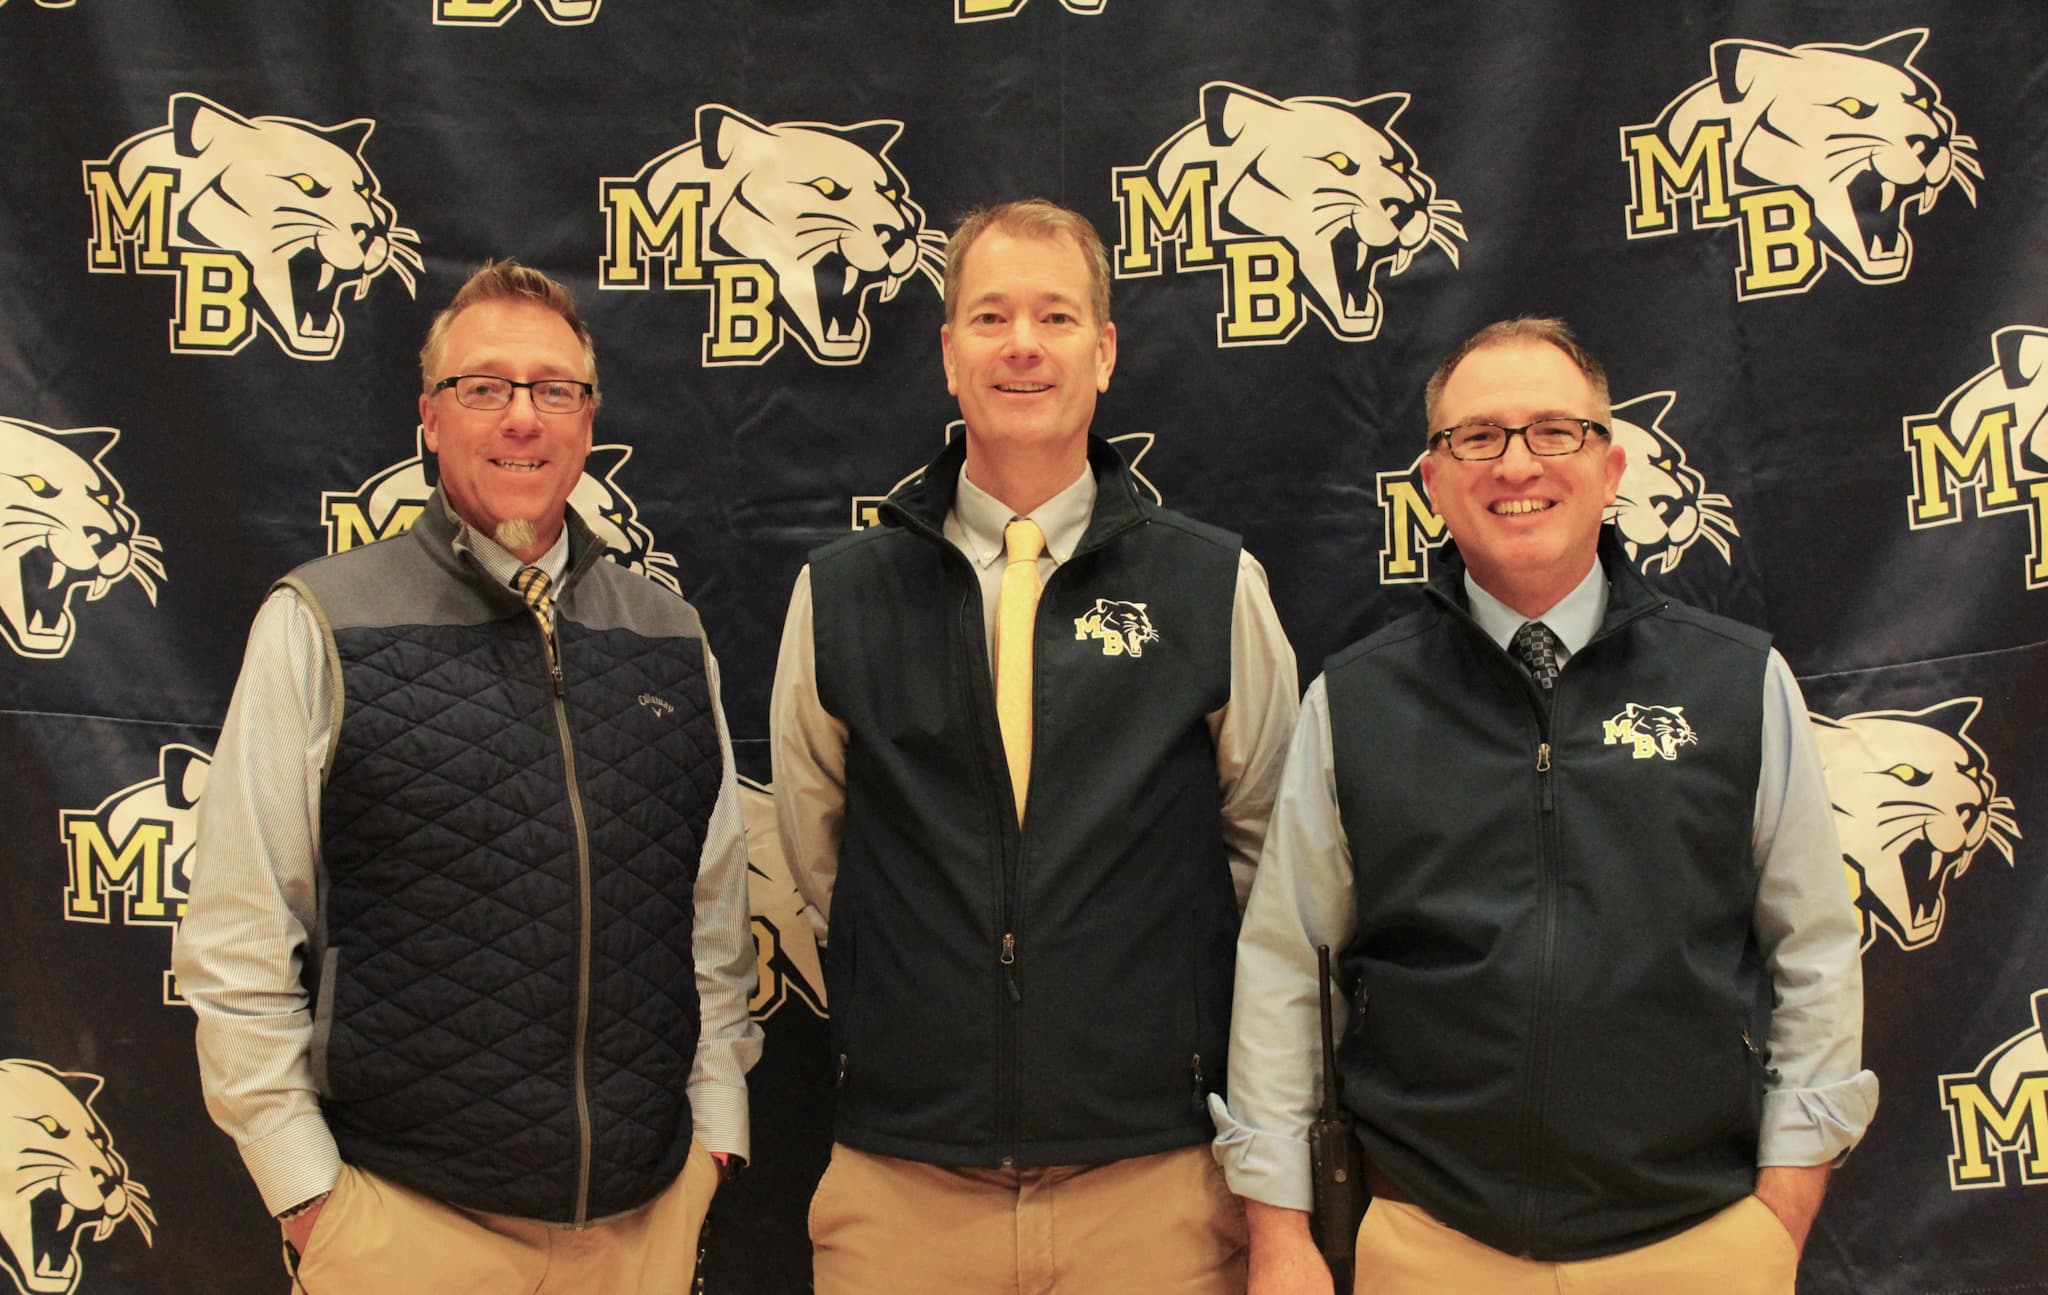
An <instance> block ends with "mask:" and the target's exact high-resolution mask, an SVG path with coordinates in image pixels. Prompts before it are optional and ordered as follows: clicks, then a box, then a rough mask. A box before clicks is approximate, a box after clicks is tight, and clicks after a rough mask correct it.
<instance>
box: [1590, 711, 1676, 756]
mask: <svg viewBox="0 0 2048 1295" xmlns="http://www.w3.org/2000/svg"><path fill="white" fill-rule="evenodd" d="M1602 740H1603V741H1604V742H1605V743H1606V745H1608V746H1616V745H1627V746H1631V747H1633V748H1634V754H1635V758H1636V759H1638V760H1648V759H1650V758H1651V757H1653V756H1658V757H1662V758H1663V759H1666V760H1676V759H1677V758H1678V748H1680V747H1682V746H1691V745H1693V744H1694V743H1696V742H1698V741H1699V740H1700V738H1699V734H1697V733H1695V732H1693V727H1692V721H1691V720H1688V719H1687V718H1686V717H1685V707H1683V706H1645V705H1643V704H1642V703H1641V702H1633V701H1632V702H1630V703H1628V706H1627V707H1626V708H1625V709H1624V710H1623V711H1622V712H1621V714H1619V715H1616V716H1615V717H1614V718H1613V719H1610V720H1608V721H1607V722H1606V723H1605V724H1604V725H1602Z"/></svg>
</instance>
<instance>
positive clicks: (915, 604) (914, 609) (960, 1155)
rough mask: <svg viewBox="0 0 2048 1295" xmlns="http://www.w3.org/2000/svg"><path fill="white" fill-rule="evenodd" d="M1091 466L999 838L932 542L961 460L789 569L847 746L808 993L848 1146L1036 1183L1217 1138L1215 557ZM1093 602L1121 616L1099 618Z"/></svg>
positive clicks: (957, 563) (1218, 619)
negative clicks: (807, 579) (825, 1022)
mask: <svg viewBox="0 0 2048 1295" xmlns="http://www.w3.org/2000/svg"><path fill="white" fill-rule="evenodd" d="M1090 451H1091V454H1090V458H1091V463H1092V465H1093V467H1094V471H1095V476H1096V484H1097V490H1098V493H1097V496H1096V502H1095V509H1094V513H1093V516H1092V518H1091V520H1090V522H1089V525H1088V529H1087V531H1086V533H1085V534H1084V535H1083V537H1082V539H1081V542H1080V543H1079V545H1078V546H1077V547H1076V549H1075V551H1074V553H1073V555H1072V556H1071V557H1070V558H1069V560H1068V561H1067V562H1066V563H1064V564H1062V565H1061V566H1060V567H1059V568H1058V569H1057V570H1056V571H1054V572H1053V574H1052V575H1051V577H1050V578H1049V579H1048V580H1047V582H1046V585H1045V591H1044V595H1043V597H1042V599H1041V600H1040V602H1039V605H1038V615H1037V623H1036V633H1035V640H1034V643H1033V648H1032V651H1033V655H1034V660H1035V663H1036V670H1035V672H1034V675H1035V679H1034V683H1035V687H1034V690H1033V707H1034V728H1035V734H1034V740H1033V750H1032V772H1031V794H1030V797H1029V800H1028V802H1027V815H1026V819H1025V822H1024V823H1023V825H1022V828H1021V830H1020V828H1019V825H1018V822H1017V815H1016V809H1015V804H1014V799H1013V796H1012V793H1011V789H1010V781H1009V775H1008V772H1007V766H1006V765H1005V762H1004V757H1003V748H1002V739H1001V736H1000V733H999V731H998V728H997V724H996V714H995V696H994V686H993V685H992V683H991V682H990V675H989V660H988V643H987V638H986V631H985V627H984V622H983V619H982V596H981V590H980V586H979V584H978V582H977V580H976V579H975V576H974V573H973V571H972V570H971V568H970V566H969V563H968V561H967V559H966V558H965V557H964V556H963V555H962V554H961V553H960V552H959V550H957V549H956V548H954V546H953V545H952V544H951V543H950V542H949V541H947V540H946V538H945V537H944V535H943V534H942V533H941V531H940V525H941V523H942V521H943V519H944V517H945V514H946V511H947V509H948V508H949V507H950V506H951V503H952V497H953V492H954V490H955V488H956V485H957V483H958V480H959V472H960V462H961V447H960V446H959V444H957V443H956V444H955V445H954V446H953V447H951V448H950V449H949V450H948V451H947V452H946V453H945V454H943V455H941V456H940V457H939V459H938V460H937V461H935V462H934V463H933V464H932V465H931V466H930V467H929V468H927V469H926V470H925V472H924V474H923V476H922V477H921V478H920V479H919V481H917V482H916V483H914V484H912V485H908V486H905V487H904V488H903V489H902V490H900V491H898V492H897V493H896V494H895V495H892V496H891V497H890V501H889V503H887V504H885V505H884V507H883V518H884V522H885V524H884V525H883V526H881V527H879V528H876V529H873V530H868V531H863V532H861V533H860V534H858V535H854V536H849V537H848V538H847V539H845V540H843V541H841V542H839V543H838V544H836V545H833V546H831V547H829V548H827V549H823V550H820V551H819V552H817V553H815V554H813V555H812V558H811V588H812V593H813V597H814V602H815V608H816V616H815V622H814V626H815V628H814V645H815V647H816V651H817V669H818V693H819V698H820V700H821V701H822V702H823V704H824V706H825V709H826V710H827V711H829V712H830V713H831V714H833V715H835V716H837V717H838V718H839V719H841V720H842V721H843V722H844V723H845V724H846V726H847V744H846V821H845V832H844V837H843V840H842V842H841V845H840V856H839V874H838V880H837V883H836V887H835V889H834V892H833V899H832V913H831V924H832V927H831V941H830V943H829V945H828V947H827V951H826V967H825V975H826V982H827V985H828V986H829V996H830V999H831V1003H832V1037H833V1042H834V1049H833V1051H834V1053H835V1055H836V1060H837V1074H838V1081H839V1091H838V1102H837V1119H836V1125H835V1132H836V1136H837V1137H838V1138H839V1140H841V1141H843V1142H846V1143H847V1144H849V1145H851V1146H855V1147H859V1148H862V1149H864V1150H869V1151H877V1152H881V1153H883V1154H886V1155H894V1156H901V1157H905V1158H908V1159H914V1160H923V1161H928V1162H933V1163H939V1164H954V1165H998V1164H1019V1165H1048V1164H1077V1163H1089V1162H1099V1161H1107V1160H1117V1159H1122V1158H1125V1157H1128V1156H1136V1155H1144V1154H1148V1153H1151V1152H1156V1151H1163V1150H1167V1149H1169V1148H1172V1147H1179V1146H1188V1145H1193V1144H1196V1143H1201V1142H1206V1141H1208V1140H1209V1139H1210V1138H1211V1137H1213V1136H1214V1133H1215V1130H1214V1128H1213V1127H1212V1126H1211V1124H1210V1122H1209V1115H1208V1111H1207V1108H1206V1105H1205V1099H1206V1096H1207V1094H1208V1092H1209V1090H1210V1089H1212V1088H1216V1089H1220V1088H1221V1086H1222V1080H1223V1075H1224V1067H1225V1065H1226V1061H1225V1058H1224V1044H1225V1041H1226V1039H1227V1037H1228V1032H1229V1017H1230V988H1231V969H1232V965H1233V957H1234V951H1235V948H1236V934H1237V922H1238V915H1237V904H1236V897H1235V893H1234V891H1233V889H1232V886H1231V880H1230V870H1229V865H1228V862H1227V860H1226V857H1225V854H1224V849H1223V838H1222V828H1221V823H1222V815H1221V793H1220V791H1219V789H1218V774H1217V768H1216V755H1215V746H1214V742H1213V740H1212V739H1211V737H1210V734H1209V729H1208V725H1207V722H1206V716H1207V715H1208V714H1209V713H1210V712H1211V711H1214V710H1216V709H1218V708H1219V707H1221V706H1222V705H1224V703H1225V702H1226V701H1227V700H1228V699H1229V696H1230V625H1231V610H1232V600H1233V597H1234V594H1235V591H1236V587H1237V565H1238V547H1239V546H1238V541H1237V538H1236V537H1235V536H1233V535H1229V534H1227V533H1225V532H1223V531H1219V530H1216V529H1214V528H1212V527H1208V526H1204V525H1202V524H1200V523H1198V522H1193V521H1190V520H1189V519H1187V518H1185V517H1181V516H1180V515H1178V514H1176V513H1171V512H1167V511H1165V510H1162V509H1157V508H1154V507H1152V506H1151V504H1150V502H1149V501H1147V500H1143V499H1141V498H1140V497H1139V496H1138V495H1137V493H1136V491H1135V489H1134V487H1133V483H1132V481H1131V479H1130V477H1129V475H1128V473H1127V472H1126V471H1125V469H1124V467H1123V463H1122V461H1121V459H1119V458H1118V457H1117V453H1116V451H1115V449H1113V448H1112V447H1110V446H1109V445H1108V444H1106V443H1104V442H1101V441H1094V442H1092V443H1091V446H1090ZM1098 603H1117V604H1123V606H1122V608H1121V609H1119V610H1117V611H1113V612H1111V613H1110V615H1109V616H1108V617H1107V618H1106V619H1107V620H1108V622H1109V623H1108V624H1107V625H1099V624H1097V622H1096V621H1095V620H1093V619H1091V617H1092V615H1093V614H1094V613H1095V611H1096V609H1097V606H1098ZM1119 625H1120V626H1122V627H1123V628H1124V630H1125V631H1126V636H1125V637H1121V638H1119V637H1118V636H1117V634H1116V632H1115V631H1116V628H1117V627H1118V626H1119ZM1146 626H1149V630H1150V633H1152V634H1154V635H1156V637H1155V638H1147V637H1145V634H1146V632H1147V631H1146V628H1144V627H1146ZM1134 648H1135V649H1136V650H1133V649H1134Z"/></svg>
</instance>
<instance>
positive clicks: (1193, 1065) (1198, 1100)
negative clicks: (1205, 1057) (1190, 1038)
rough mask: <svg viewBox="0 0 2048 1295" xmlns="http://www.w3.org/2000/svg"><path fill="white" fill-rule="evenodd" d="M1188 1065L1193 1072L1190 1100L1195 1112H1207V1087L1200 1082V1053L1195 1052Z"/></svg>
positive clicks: (1202, 1113) (1200, 1113)
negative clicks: (1193, 1088) (1193, 1079)
mask: <svg viewBox="0 0 2048 1295" xmlns="http://www.w3.org/2000/svg"><path fill="white" fill-rule="evenodd" d="M1188 1067H1189V1069H1191V1070H1193V1071H1194V1073H1195V1091H1194V1095H1193V1102H1192V1104H1193V1106H1194V1108H1195V1114H1197V1115H1206V1114H1208V1112H1209V1087H1208V1085H1206V1084H1204V1083H1203V1082H1202V1054H1201V1053H1199V1052H1197V1053H1196V1054H1195V1055H1194V1056H1193V1058H1191V1059H1190V1060H1189V1062H1188Z"/></svg>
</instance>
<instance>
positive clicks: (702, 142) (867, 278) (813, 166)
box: [647, 104, 946, 364]
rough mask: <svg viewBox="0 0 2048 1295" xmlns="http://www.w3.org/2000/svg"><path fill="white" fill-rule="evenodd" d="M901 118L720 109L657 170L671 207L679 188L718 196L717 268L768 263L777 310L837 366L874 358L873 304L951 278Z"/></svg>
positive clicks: (655, 190) (713, 215)
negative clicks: (913, 185) (899, 164)
mask: <svg viewBox="0 0 2048 1295" xmlns="http://www.w3.org/2000/svg"><path fill="white" fill-rule="evenodd" d="M902 133H903V126H902V124H901V123H900V122H893V121H870V122H863V123H861V124H859V125H857V126H832V125H827V124H825V123H822V122H778V123H776V124H775V125H772V126H770V125H763V124H762V123H760V122H758V121H755V120H753V119H752V118H750V117H748V116H746V115H745V114H743V113H739V112H735V111H734V110H733V109H731V108H727V107H723V106H721V105H718V104H707V105H705V106H704V107H702V108H699V109H698V110H697V138H696V139H695V140H694V141H692V142H690V143H688V144H685V145H683V146H682V147H681V148H678V149H675V150H674V151H673V152H670V153H667V154H664V155H663V156H661V157H659V158H656V159H655V160H654V162H653V163H651V164H650V166H649V170H648V173H647V196H648V200H649V202H650V203H651V204H652V205H653V206H655V207H656V209H659V208H660V207H661V206H662V205H664V204H666V203H667V202H668V200H669V197H670V195H671V194H672V193H673V192H674V190H675V188H676V186H678V185H682V184H700V185H703V186H704V187H705V189H706V193H707V197H706V202H705V211H706V213H707V216H706V220H705V225H706V234H705V244H706V247H705V254H706V258H707V259H709V260H723V259H728V258H737V259H740V260H747V261H759V262H762V263H763V264H765V265H767V266H768V268H769V269H770V270H772V271H774V273H775V279H776V298H777V309H778V311H780V312H781V314H782V315H783V317H784V319H785V320H786V321H787V322H788V323H789V324H790V325H791V326H792V327H793V328H794V329H795V330H796V333H797V336H798V338H799V339H800V340H801V341H802V342H803V344H804V348H805V349H806V350H808V351H809V352H810V353H811V355H812V356H813V357H815V358H816V359H817V360H819V361H820V362H822V363H826V364H852V363H855V362H856V361H858V360H859V359H860V358H861V357H862V356H863V355H865V354H866V353H867V348H868V319H867V303H868V299H869V298H870V297H871V296H873V295H875V294H876V293H879V294H880V296H881V300H883V301H889V300H891V299H892V298H894V297H895V295H896V293H897V292H898V290H900V289H901V288H902V287H903V284H904V282H905V281H906V280H908V279H909V278H910V276H911V275H912V274H923V275H924V276H925V278H926V279H928V280H929V281H930V282H931V284H932V286H933V288H934V289H937V288H938V286H939V282H940V268H939V267H940V265H941V263H942V262H941V253H940V251H939V248H940V247H942V246H943V245H944V243H945V237H946V236H945V235H944V234H942V233H938V232H936V231H931V232H927V231H926V230H925V227H924V212H923V210H922V209H921V208H919V207H918V205H917V204H916V203H914V202H912V201H910V197H909V193H908V185H906V184H905V182H904V179H903V176H902V175H901V173H899V172H898V171H897V170H896V167H895V165H894V164H893V163H892V162H890V161H889V159H888V157H887V150H888V148H889V146H890V145H891V144H893V143H894V142H895V141H896V138H897V137H898V136H899V135H901V134H902Z"/></svg>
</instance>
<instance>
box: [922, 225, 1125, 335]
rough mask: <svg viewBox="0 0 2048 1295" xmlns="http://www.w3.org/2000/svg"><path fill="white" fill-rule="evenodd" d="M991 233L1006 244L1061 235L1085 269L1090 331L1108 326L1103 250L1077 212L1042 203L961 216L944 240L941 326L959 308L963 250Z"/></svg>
mask: <svg viewBox="0 0 2048 1295" xmlns="http://www.w3.org/2000/svg"><path fill="white" fill-rule="evenodd" d="M991 229H993V230H995V231H997V232H998V233H1003V234H1008V235H1009V236H1010V237H1012V238H1058V237H1059V236H1060V235H1062V234H1064V235H1066V236H1067V237H1068V238H1071V239H1073V240H1074V242H1075V244H1076V245H1077V246H1078V247H1079V248H1080V249H1081V260H1082V261H1083V262H1085V263H1086V264H1087V266H1088V305H1089V308H1090V309H1092V310H1093V311H1094V312H1095V326H1096V327H1097V328H1101V327H1102V326H1103V325H1104V324H1107V323H1108V322H1109V250H1108V249H1107V248H1105V247H1104V246H1103V245H1102V235H1100V234H1098V233H1096V232H1095V224H1094V222H1092V221H1090V220H1089V219H1088V218H1087V217H1086V216H1084V215H1082V214H1081V213H1080V212H1078V211H1070V210H1069V209H1067V208H1065V207H1062V206H1060V205H1059V204H1058V203H1056V202H1053V201H1050V200H1049V199H1046V198H1021V199H1019V200H1017V201H1015V202H1004V203H998V204H996V205H995V206H993V207H977V208H975V209H974V210H973V211H970V212H968V213H967V215H966V216H965V218H963V219H962V220H961V222H960V227H959V228H958V229H956V230H954V231H953V236H952V237H951V238H950V239H948V240H946V322H947V323H951V322H952V321H953V311H954V310H955V309H956V308H957V307H958V306H959V304H960V267H961V266H962V265H964V264H966V261H967V249H968V248H970V247H973V246H974V241H975V240H976V239H978V238H980V237H981V236H982V235H983V234H986V233H988V232H989V231H990V230H991Z"/></svg>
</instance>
